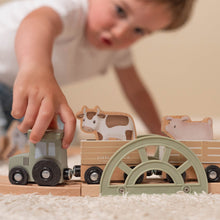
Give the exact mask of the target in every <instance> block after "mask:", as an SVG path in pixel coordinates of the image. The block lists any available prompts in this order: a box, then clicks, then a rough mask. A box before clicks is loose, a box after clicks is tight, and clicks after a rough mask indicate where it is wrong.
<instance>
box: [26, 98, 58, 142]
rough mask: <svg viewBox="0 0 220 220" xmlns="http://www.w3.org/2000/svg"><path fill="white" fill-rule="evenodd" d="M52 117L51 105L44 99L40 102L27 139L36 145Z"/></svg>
mask: <svg viewBox="0 0 220 220" xmlns="http://www.w3.org/2000/svg"><path fill="white" fill-rule="evenodd" d="M53 117H54V109H53V104H52V103H50V101H48V100H46V99H44V100H43V101H42V102H41V106H40V109H39V112H38V115H37V118H36V121H35V123H34V126H33V128H32V131H31V134H30V138H29V139H30V141H31V142H32V143H37V142H39V141H40V140H41V138H42V137H43V135H44V133H45V131H46V130H47V128H48V127H49V125H50V123H51V121H52V119H53Z"/></svg>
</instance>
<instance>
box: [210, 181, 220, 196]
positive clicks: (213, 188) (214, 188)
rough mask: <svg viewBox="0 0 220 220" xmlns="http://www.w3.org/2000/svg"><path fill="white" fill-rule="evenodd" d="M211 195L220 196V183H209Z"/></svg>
mask: <svg viewBox="0 0 220 220" xmlns="http://www.w3.org/2000/svg"><path fill="white" fill-rule="evenodd" d="M209 193H213V194H220V182H218V183H209Z"/></svg>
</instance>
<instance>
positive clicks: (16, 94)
mask: <svg viewBox="0 0 220 220" xmlns="http://www.w3.org/2000/svg"><path fill="white" fill-rule="evenodd" d="M27 103H28V97H27V95H26V94H25V93H24V92H22V91H18V90H15V89H14V91H13V103H12V111H11V115H12V117H14V118H16V119H20V118H22V117H23V116H24V114H25V111H26V107H27Z"/></svg>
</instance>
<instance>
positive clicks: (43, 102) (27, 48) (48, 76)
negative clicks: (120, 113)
mask: <svg viewBox="0 0 220 220" xmlns="http://www.w3.org/2000/svg"><path fill="white" fill-rule="evenodd" d="M61 32H62V21H61V19H60V17H59V15H58V14H57V13H56V12H55V11H54V10H53V9H51V8H49V7H42V8H39V9H37V10H35V11H33V12H31V13H30V14H29V15H28V16H27V17H26V18H24V20H23V21H22V22H21V24H20V27H19V29H18V32H17V35H16V39H15V51H16V56H17V60H18V65H19V72H18V75H17V78H16V80H15V83H14V90H13V105H12V116H13V117H15V118H17V119H19V118H22V117H24V120H23V121H22V122H21V124H20V126H19V130H20V131H22V132H26V131H27V130H28V129H30V128H32V132H31V135H30V141H31V142H33V143H36V142H38V141H40V139H41V138H42V136H43V135H44V133H45V131H46V129H47V128H48V127H49V126H50V124H53V125H54V118H55V117H56V115H57V114H59V115H60V117H61V120H62V121H63V123H64V138H63V147H64V148H67V147H68V146H69V144H70V143H71V141H72V139H73V135H74V131H75V123H76V120H75V116H74V114H73V112H72V110H71V108H70V107H69V105H68V103H67V100H66V98H65V96H64V94H63V93H62V91H61V89H60V87H59V85H58V84H57V82H56V79H55V77H54V73H53V66H52V63H51V56H52V48H53V43H54V40H55V38H56V37H57V36H58V35H59V34H60V33H61Z"/></svg>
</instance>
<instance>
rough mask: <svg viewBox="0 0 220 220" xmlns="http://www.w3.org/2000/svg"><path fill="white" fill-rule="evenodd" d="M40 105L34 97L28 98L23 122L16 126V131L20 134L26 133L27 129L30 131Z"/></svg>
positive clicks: (39, 101)
mask: <svg viewBox="0 0 220 220" xmlns="http://www.w3.org/2000/svg"><path fill="white" fill-rule="evenodd" d="M40 104H41V100H39V99H36V98H34V97H29V100H28V106H27V109H26V112H25V116H24V120H23V121H22V122H21V124H20V125H19V126H18V129H19V130H20V131H21V132H23V133H26V132H27V130H28V129H31V128H32V127H33V126H34V123H35V120H36V117H37V115H38V111H39V108H40Z"/></svg>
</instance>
